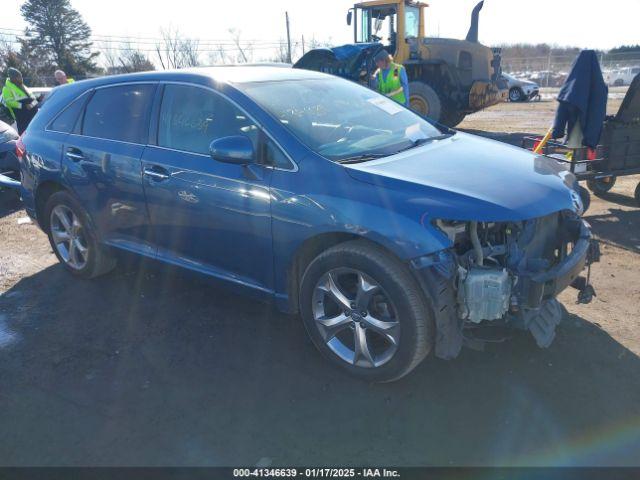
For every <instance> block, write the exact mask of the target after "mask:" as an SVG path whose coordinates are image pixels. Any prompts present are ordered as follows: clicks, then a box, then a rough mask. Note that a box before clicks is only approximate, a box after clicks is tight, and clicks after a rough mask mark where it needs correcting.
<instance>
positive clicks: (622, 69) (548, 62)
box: [502, 52, 640, 87]
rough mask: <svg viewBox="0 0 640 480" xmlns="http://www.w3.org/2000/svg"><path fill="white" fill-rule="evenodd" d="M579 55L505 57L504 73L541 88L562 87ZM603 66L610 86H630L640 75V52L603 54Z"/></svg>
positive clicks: (503, 60)
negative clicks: (531, 82)
mask: <svg viewBox="0 0 640 480" xmlns="http://www.w3.org/2000/svg"><path fill="white" fill-rule="evenodd" d="M576 56H577V54H576V55H567V54H563V55H553V54H551V55H547V56H543V57H523V58H509V57H503V58H502V70H503V71H504V72H505V73H509V74H511V75H513V76H515V77H517V78H523V79H527V80H531V81H533V82H536V83H537V84H539V85H540V86H541V87H559V86H561V85H562V84H563V83H564V81H565V79H566V78H567V74H568V73H569V70H570V69H571V65H572V64H573V61H574V60H575V59H576ZM600 66H601V68H602V73H603V75H604V77H605V80H606V81H607V83H608V84H609V85H611V86H623V85H629V84H630V83H631V80H633V77H635V76H636V75H637V74H638V73H640V52H624V53H602V54H600Z"/></svg>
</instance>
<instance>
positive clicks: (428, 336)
mask: <svg viewBox="0 0 640 480" xmlns="http://www.w3.org/2000/svg"><path fill="white" fill-rule="evenodd" d="M299 306H300V312H301V315H302V319H303V321H304V325H305V328H306V330H307V332H308V334H309V336H310V337H311V339H312V341H313V343H314V344H315V345H316V347H317V348H318V350H320V352H321V353H322V354H323V355H324V356H325V357H327V358H328V359H329V361H331V362H332V363H333V364H334V365H336V366H338V367H340V368H342V369H344V370H346V371H348V372H349V373H351V374H352V375H354V376H357V377H358V378H360V379H362V380H366V381H371V382H389V381H392V380H397V379H399V378H400V377H402V376H404V375H406V374H407V373H409V372H410V371H411V370H413V368H415V367H416V366H417V365H418V364H419V363H420V362H421V361H422V360H423V359H424V358H425V357H426V356H427V354H428V353H429V351H430V350H431V345H432V343H433V340H432V338H433V333H434V326H433V325H434V321H433V315H432V312H431V310H430V308H429V307H428V305H427V303H426V300H425V298H424V295H423V293H422V290H421V289H420V286H419V285H418V283H417V282H416V281H415V279H414V278H413V277H412V275H411V273H410V272H409V270H408V268H407V267H406V266H405V265H404V264H403V263H401V262H400V261H399V260H397V259H395V258H393V257H392V256H391V255H389V254H388V253H387V252H385V251H384V250H382V249H381V248H379V247H377V246H374V245H371V244H370V243H368V242H366V241H362V240H356V241H351V242H346V243H342V244H340V245H337V246H335V247H332V248H330V249H329V250H327V251H325V252H323V253H321V254H320V255H319V256H318V257H316V258H315V259H314V260H313V261H312V262H311V263H310V264H309V266H308V267H307V269H306V271H305V272H304V275H303V276H302V281H301V286H300V296H299ZM362 339H364V344H363V343H362ZM363 345H364V346H363Z"/></svg>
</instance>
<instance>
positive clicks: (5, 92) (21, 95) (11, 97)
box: [2, 78, 34, 120]
mask: <svg viewBox="0 0 640 480" xmlns="http://www.w3.org/2000/svg"><path fill="white" fill-rule="evenodd" d="M25 98H31V99H32V100H33V99H34V97H33V95H31V92H30V91H29V89H28V88H27V87H26V86H25V85H24V84H23V85H22V88H20V87H18V86H17V85H16V84H15V83H13V82H12V81H11V80H9V79H8V78H7V81H6V82H5V83H4V88H3V89H2V102H3V103H4V104H5V106H6V107H7V108H8V109H9V113H10V114H11V116H12V117H13V119H14V120H15V119H16V114H15V113H14V110H20V109H21V108H22V103H20V100H24V99H25Z"/></svg>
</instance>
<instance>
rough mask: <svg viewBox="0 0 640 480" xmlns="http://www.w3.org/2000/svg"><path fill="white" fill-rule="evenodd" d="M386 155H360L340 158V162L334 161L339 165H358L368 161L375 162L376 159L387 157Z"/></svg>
mask: <svg viewBox="0 0 640 480" xmlns="http://www.w3.org/2000/svg"><path fill="white" fill-rule="evenodd" d="M388 156H389V154H388V153H364V154H362V155H354V156H353V157H346V158H341V159H340V160H336V162H338V163H341V164H349V163H360V162H367V161H369V160H375V159H376V158H383V157H388Z"/></svg>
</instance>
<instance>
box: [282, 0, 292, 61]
mask: <svg viewBox="0 0 640 480" xmlns="http://www.w3.org/2000/svg"><path fill="white" fill-rule="evenodd" d="M284 17H285V19H286V20H287V62H288V63H291V34H290V33H289V12H284Z"/></svg>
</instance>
